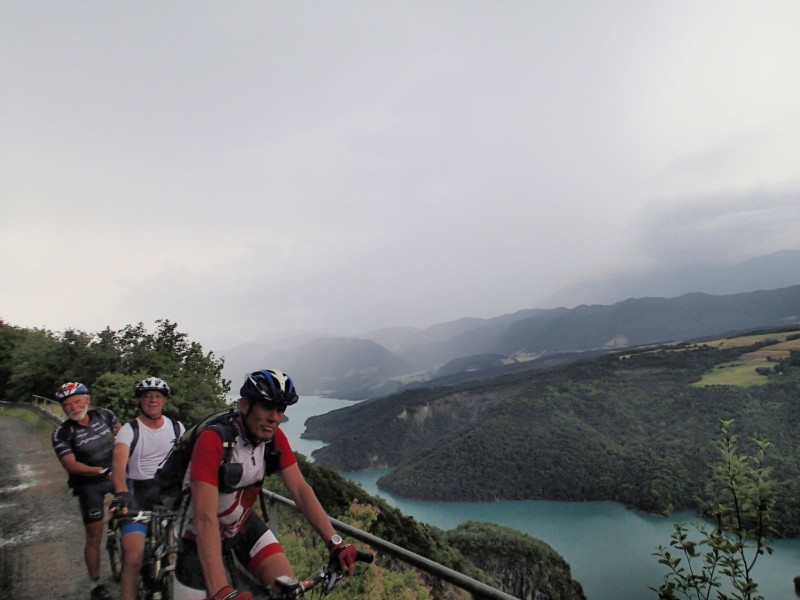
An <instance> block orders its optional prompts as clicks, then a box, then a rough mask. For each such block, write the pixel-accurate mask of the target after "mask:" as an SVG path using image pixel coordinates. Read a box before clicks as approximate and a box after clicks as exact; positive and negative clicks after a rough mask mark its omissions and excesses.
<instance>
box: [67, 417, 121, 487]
mask: <svg viewBox="0 0 800 600" xmlns="http://www.w3.org/2000/svg"><path fill="white" fill-rule="evenodd" d="M87 414H88V415H89V423H88V424H87V425H86V426H85V427H84V426H83V425H79V424H78V423H76V422H75V421H73V420H72V419H67V420H66V421H64V422H63V423H62V424H61V425H60V426H59V427H58V429H56V430H55V431H54V432H53V449H54V450H55V452H56V456H57V457H58V458H61V457H62V456H66V455H67V454H74V455H75V460H76V461H78V462H80V463H84V464H86V465H92V466H94V467H108V468H111V455H112V453H113V451H114V432H115V429H116V428H117V423H118V421H117V416H116V415H115V414H114V413H113V412H111V411H110V410H108V409H107V408H92V409H89V412H88V413H87ZM97 479H98V478H97V477H82V476H80V475H72V474H70V476H69V480H68V483H69V485H70V487H75V486H77V485H83V484H86V483H92V482H95V481H97Z"/></svg>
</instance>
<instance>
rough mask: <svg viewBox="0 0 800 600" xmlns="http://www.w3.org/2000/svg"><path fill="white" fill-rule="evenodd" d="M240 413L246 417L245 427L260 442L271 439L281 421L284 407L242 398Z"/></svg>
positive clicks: (284, 410)
mask: <svg viewBox="0 0 800 600" xmlns="http://www.w3.org/2000/svg"><path fill="white" fill-rule="evenodd" d="M242 404H243V406H242V412H243V413H244V414H246V415H247V418H246V419H245V423H244V424H245V427H247V429H248V430H249V431H250V433H251V434H253V435H254V436H255V437H257V438H259V439H261V440H269V439H272V436H273V435H275V430H276V429H277V428H278V425H280V424H281V421H283V413H285V412H286V407H285V406H281V405H278V404H274V403H272V402H261V401H255V402H254V401H252V400H249V399H247V398H242Z"/></svg>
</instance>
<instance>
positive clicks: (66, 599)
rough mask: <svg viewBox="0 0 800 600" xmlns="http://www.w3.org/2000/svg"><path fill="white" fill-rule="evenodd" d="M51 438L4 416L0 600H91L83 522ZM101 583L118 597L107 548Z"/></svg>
mask: <svg viewBox="0 0 800 600" xmlns="http://www.w3.org/2000/svg"><path fill="white" fill-rule="evenodd" d="M66 482H67V474H66V472H65V471H64V469H63V468H62V467H61V464H60V463H59V462H58V459H57V458H56V455H55V453H54V452H53V447H52V445H51V443H50V435H49V434H48V433H47V432H42V431H37V430H36V429H35V428H33V427H32V426H31V425H29V424H27V423H25V422H23V421H21V420H19V419H14V418H11V417H6V416H3V415H0V597H2V598H10V599H12V600H88V598H89V580H88V577H87V575H86V566H85V564H84V562H83V540H84V536H83V523H82V522H81V517H80V512H79V510H78V500H77V498H75V497H74V496H73V495H72V494H71V492H70V490H69V488H68V487H67V483H66ZM101 573H102V574H101V580H102V581H103V582H104V583H105V584H106V586H107V587H108V588H109V590H110V591H111V592H112V594H114V595H115V596H116V595H117V594H118V593H119V592H118V589H119V588H118V586H117V585H116V584H114V583H113V582H112V581H111V577H110V573H109V568H108V560H107V557H106V554H105V549H103V551H102V569H101Z"/></svg>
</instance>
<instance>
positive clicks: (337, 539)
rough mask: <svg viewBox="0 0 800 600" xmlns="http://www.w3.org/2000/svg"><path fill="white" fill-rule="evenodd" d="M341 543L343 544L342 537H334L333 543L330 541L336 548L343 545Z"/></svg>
mask: <svg viewBox="0 0 800 600" xmlns="http://www.w3.org/2000/svg"><path fill="white" fill-rule="evenodd" d="M341 543H342V536H340V535H335V536H333V537H332V538H331V541H330V544H331V546H336V545H337V544H341Z"/></svg>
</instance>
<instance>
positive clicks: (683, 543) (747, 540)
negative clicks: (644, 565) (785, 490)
mask: <svg viewBox="0 0 800 600" xmlns="http://www.w3.org/2000/svg"><path fill="white" fill-rule="evenodd" d="M721 422H722V432H721V435H720V438H719V440H718V441H717V442H716V448H717V450H718V452H719V458H718V460H717V461H716V462H715V463H714V464H713V465H712V466H711V467H712V475H711V479H710V481H709V484H710V487H711V492H712V495H711V497H712V498H714V499H715V505H714V506H713V508H712V510H711V515H712V516H713V518H714V520H715V522H716V526H715V527H714V528H710V527H707V526H705V525H697V526H696V528H697V531H698V533H699V534H700V535H699V541H695V540H692V539H691V538H690V536H689V530H688V528H687V527H686V526H685V525H683V524H680V523H677V524H675V525H674V528H675V532H674V533H673V534H672V536H671V542H670V547H671V548H673V549H674V550H676V551H677V553H675V554H673V552H672V551H670V550H669V549H668V548H665V547H664V546H659V547H658V549H657V551H656V552H655V553H654V556H657V557H658V559H659V561H658V562H659V563H661V564H663V565H666V566H667V567H668V569H669V571H668V574H667V575H666V576H665V581H664V583H663V584H662V585H661V587H659V588H658V589H656V588H651V589H653V590H654V591H656V592H658V597H659V599H661V600H673V599H675V598H678V597H682V598H688V599H691V600H695V599H697V600H709V599H711V598H715V599H716V600H763V596H761V595H759V594H758V585H757V584H756V582H755V580H754V579H753V570H754V567H755V565H756V561H757V560H758V557H759V556H762V555H763V554H764V553H768V554H771V553H772V549H771V548H770V547H769V545H768V544H767V541H768V536H769V535H770V534H771V533H772V529H771V520H772V508H773V503H774V501H773V495H774V487H775V485H774V482H773V481H772V480H771V478H770V472H771V467H769V466H765V464H764V458H765V455H766V450H767V448H768V447H769V443H768V442H765V441H762V440H755V439H754V440H753V443H754V444H755V451H754V453H753V454H752V456H748V455H746V454H743V453H742V452H741V451H740V448H739V437H738V436H737V435H735V434H733V433H731V425H732V424H733V420H732V419H731V420H721Z"/></svg>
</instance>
